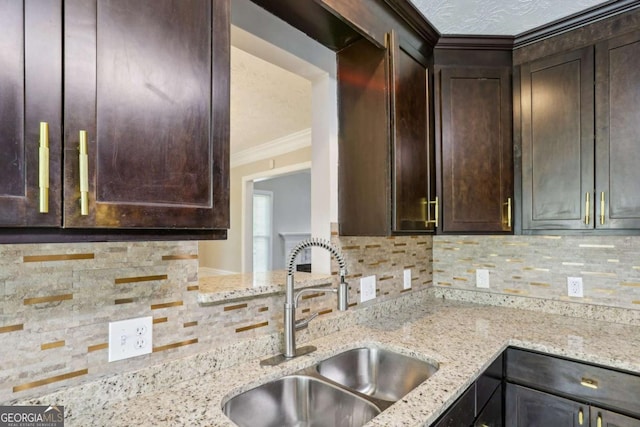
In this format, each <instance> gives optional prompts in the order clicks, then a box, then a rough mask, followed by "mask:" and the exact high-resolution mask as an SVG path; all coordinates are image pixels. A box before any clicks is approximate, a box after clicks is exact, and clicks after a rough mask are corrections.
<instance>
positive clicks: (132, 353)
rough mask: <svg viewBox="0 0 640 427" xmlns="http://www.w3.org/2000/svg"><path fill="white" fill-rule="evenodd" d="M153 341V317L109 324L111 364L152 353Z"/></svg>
mask: <svg viewBox="0 0 640 427" xmlns="http://www.w3.org/2000/svg"><path fill="white" fill-rule="evenodd" d="M152 339H153V317H151V316H148V317H138V318H136V319H127V320H119V321H117V322H109V362H115V361H116V360H122V359H128V358H130V357H136V356H142V355H143V354H149V353H151V351H152V349H153V341H152Z"/></svg>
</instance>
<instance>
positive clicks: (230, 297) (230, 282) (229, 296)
mask: <svg viewBox="0 0 640 427" xmlns="http://www.w3.org/2000/svg"><path fill="white" fill-rule="evenodd" d="M294 279H295V288H296V289H302V288H308V287H311V286H321V285H327V284H331V283H333V279H334V277H333V276H332V275H331V274H319V273H305V272H300V271H296V272H295V274H294ZM286 283H287V271H286V270H274V271H266V272H262V273H240V274H228V275H219V276H205V277H200V278H199V279H198V303H199V304H201V305H209V304H221V303H226V302H230V301H235V300H240V299H245V298H251V297H255V296H264V295H270V294H278V293H284V291H285V284H286Z"/></svg>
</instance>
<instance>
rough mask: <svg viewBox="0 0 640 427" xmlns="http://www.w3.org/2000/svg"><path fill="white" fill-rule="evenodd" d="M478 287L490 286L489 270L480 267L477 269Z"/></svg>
mask: <svg viewBox="0 0 640 427" xmlns="http://www.w3.org/2000/svg"><path fill="white" fill-rule="evenodd" d="M476 287H478V288H488V287H489V270H486V269H484V268H478V269H477V270H476Z"/></svg>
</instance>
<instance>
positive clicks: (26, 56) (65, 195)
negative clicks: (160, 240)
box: [0, 0, 230, 241]
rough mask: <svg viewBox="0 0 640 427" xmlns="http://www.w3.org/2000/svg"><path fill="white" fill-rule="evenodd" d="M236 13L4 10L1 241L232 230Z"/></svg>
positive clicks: (77, 4) (14, 5)
mask: <svg viewBox="0 0 640 427" xmlns="http://www.w3.org/2000/svg"><path fill="white" fill-rule="evenodd" d="M229 13H230V10H229V2H228V1H227V0H186V1H180V2H175V1H170V0H144V1H135V2H132V1H129V0H104V1H96V0H92V1H87V0H66V1H64V4H63V2H61V1H55V0H26V1H24V2H20V1H15V0H4V1H0V25H1V26H2V28H3V32H2V34H1V35H0V45H1V46H2V56H0V58H1V59H2V69H3V73H2V75H1V76H0V91H1V92H2V99H1V100H0V110H1V111H2V121H1V122H0V154H1V155H0V226H1V227H14V228H13V229H12V230H7V229H6V228H5V229H4V230H1V229H0V231H1V232H2V234H3V235H5V236H6V235H13V236H18V239H17V240H18V241H20V239H19V237H20V233H21V231H20V229H21V228H22V229H24V227H28V226H37V227H39V228H40V230H43V228H42V227H50V228H52V229H56V228H57V229H60V228H66V229H82V230H86V231H85V232H82V235H85V234H86V235H90V234H91V233H92V231H91V230H92V229H102V230H112V231H117V230H125V229H129V230H162V231H163V232H167V231H171V230H194V231H196V232H197V231H205V230H216V229H226V228H228V226H229V201H228V197H229V177H228V175H229V170H228V168H229V166H228V165H229V159H228V158H229V117H228V114H229V32H230V29H229ZM63 14H64V16H63ZM63 23H64V25H63ZM63 46H64V50H63ZM22 64H24V66H23V65H22ZM63 83H64V91H63V90H62V88H63ZM63 111H64V114H62V113H63ZM62 117H64V123H63V121H62V120H63V119H62ZM40 122H43V123H46V125H41V124H40ZM45 133H46V134H47V135H48V136H47V135H45ZM41 141H42V142H41ZM40 145H42V146H48V153H47V150H46V149H42V148H40ZM45 148H46V147H45ZM47 173H48V177H47ZM47 178H48V179H47ZM47 186H48V191H46V190H41V188H43V187H44V188H46V187H47ZM47 193H48V194H47ZM47 195H48V198H47ZM43 198H45V199H46V200H48V203H46V202H42V200H43ZM47 204H48V209H46V205H47ZM32 231H33V232H34V233H37V231H36V230H32ZM50 231H51V230H50ZM54 231H55V230H54ZM80 231H81V230H77V231H76V232H72V231H70V230H67V231H65V230H59V231H58V232H57V233H58V234H57V236H59V237H60V239H61V240H74V237H70V238H69V236H74V235H75V236H78V232H80ZM11 233H13V234H11ZM65 233H66V234H65ZM122 233H124V234H126V231H123V232H122ZM164 235H165V236H168V234H164ZM33 236H34V235H33V234H32V237H31V238H30V240H29V241H38V237H37V236H35V237H33ZM65 236H66V237H65ZM182 236H183V237H184V232H183V234H182ZM201 238H206V236H201ZM56 239H57V238H56ZM56 239H54V241H55V240H56ZM45 240H49V239H45Z"/></svg>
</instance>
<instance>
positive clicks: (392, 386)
mask: <svg viewBox="0 0 640 427" xmlns="http://www.w3.org/2000/svg"><path fill="white" fill-rule="evenodd" d="M316 369H317V371H318V373H319V374H320V375H322V376H323V377H326V378H329V379H330V380H332V381H334V382H336V383H338V384H340V385H342V386H344V387H347V388H349V389H352V390H355V391H358V392H360V393H362V394H365V395H367V396H371V397H374V398H376V399H380V400H384V401H389V402H396V401H398V400H400V399H401V398H402V396H404V395H405V394H407V393H409V392H410V391H411V390H413V389H414V388H416V387H417V386H418V385H420V384H421V383H422V382H423V381H424V380H426V379H427V378H429V377H430V376H431V375H433V374H434V373H435V372H436V371H437V370H438V368H437V367H435V366H433V365H431V364H429V363H427V362H425V361H422V360H419V359H415V358H413V357H409V356H405V355H403V354H399V353H396V352H393V351H389V350H384V349H377V348H356V349H353V350H347V351H345V352H344V353H340V354H338V355H336V356H333V357H331V358H329V359H326V360H324V361H322V362H320V363H318V365H317V367H316Z"/></svg>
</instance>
